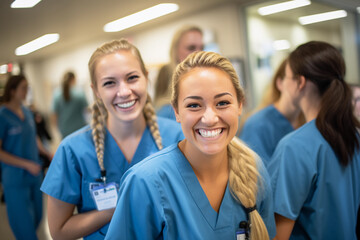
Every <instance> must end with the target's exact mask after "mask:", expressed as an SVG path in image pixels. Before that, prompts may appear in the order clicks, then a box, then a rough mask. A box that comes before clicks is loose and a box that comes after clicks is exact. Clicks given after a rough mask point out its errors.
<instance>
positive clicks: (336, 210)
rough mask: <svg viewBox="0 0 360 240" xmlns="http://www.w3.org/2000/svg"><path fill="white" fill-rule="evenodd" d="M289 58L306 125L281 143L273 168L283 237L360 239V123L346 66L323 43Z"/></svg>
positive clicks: (289, 73)
mask: <svg viewBox="0 0 360 240" xmlns="http://www.w3.org/2000/svg"><path fill="white" fill-rule="evenodd" d="M288 59H289V60H288V63H287V65H286V69H285V75H286V78H288V79H289V80H290V81H289V92H290V93H291V94H292V95H293V99H294V103H295V104H296V105H297V106H299V107H300V108H301V110H302V112H303V113H304V116H305V119H306V123H305V124H304V125H303V126H302V127H300V128H299V129H297V130H295V131H293V132H292V133H289V134H288V135H286V136H285V137H284V138H283V139H281V141H280V142H279V144H278V145H277V147H276V149H275V152H274V154H273V156H272V158H271V160H270V162H269V164H268V170H269V174H270V177H271V181H272V187H273V194H274V212H275V220H276V228H277V229H276V230H277V239H279V240H282V239H289V238H290V239H356V232H355V228H356V218H357V211H358V209H359V206H360V174H359V172H360V151H359V140H360V139H359V133H358V131H357V128H359V127H360V123H359V121H358V120H357V119H356V118H355V116H354V114H353V108H352V104H351V90H350V88H349V86H348V84H347V83H346V82H345V80H344V78H345V70H346V67H345V61H344V59H343V57H342V55H341V53H340V51H339V50H337V49H336V48H335V47H334V46H332V45H330V44H328V43H325V42H319V41H311V42H307V43H305V44H302V45H300V46H298V47H297V48H296V49H295V50H294V51H293V52H291V54H290V56H289V58H288Z"/></svg>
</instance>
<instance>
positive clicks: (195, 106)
mask: <svg viewBox="0 0 360 240" xmlns="http://www.w3.org/2000/svg"><path fill="white" fill-rule="evenodd" d="M198 107H200V105H199V104H197V103H190V104H188V105H186V108H198Z"/></svg>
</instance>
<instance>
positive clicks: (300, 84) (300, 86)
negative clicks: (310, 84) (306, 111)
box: [298, 76, 306, 90]
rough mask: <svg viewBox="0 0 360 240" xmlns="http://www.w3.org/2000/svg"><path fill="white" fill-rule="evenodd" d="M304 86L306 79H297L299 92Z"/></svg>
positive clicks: (302, 77) (301, 77)
mask: <svg viewBox="0 0 360 240" xmlns="http://www.w3.org/2000/svg"><path fill="white" fill-rule="evenodd" d="M305 85H306V79H305V77H304V76H300V77H299V81H298V86H299V90H302V89H304V88H305Z"/></svg>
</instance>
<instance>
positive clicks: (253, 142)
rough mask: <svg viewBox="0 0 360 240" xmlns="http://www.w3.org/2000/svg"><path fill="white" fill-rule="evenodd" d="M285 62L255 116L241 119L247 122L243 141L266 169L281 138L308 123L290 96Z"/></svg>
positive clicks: (278, 70)
mask: <svg viewBox="0 0 360 240" xmlns="http://www.w3.org/2000/svg"><path fill="white" fill-rule="evenodd" d="M286 63H287V60H286V59H284V60H283V61H282V62H281V64H280V65H279V67H278V69H277V70H276V72H275V74H274V76H273V78H272V80H271V83H270V84H271V85H270V86H269V87H268V89H267V91H266V93H265V95H264V97H263V99H262V101H261V103H260V104H259V106H258V107H257V109H256V110H255V113H253V114H252V115H250V116H247V117H246V119H245V118H242V119H241V121H242V122H245V123H244V124H243V126H242V129H241V132H240V135H239V137H240V139H241V140H243V141H244V142H245V143H247V144H248V145H249V147H250V148H251V149H252V150H254V151H255V152H256V153H257V154H258V155H259V156H260V157H261V159H262V160H263V162H264V164H265V166H267V164H268V162H269V160H270V158H271V156H272V154H273V152H274V151H275V148H276V145H277V144H278V142H279V141H280V139H281V138H282V137H284V136H285V135H286V134H288V133H290V132H292V131H293V130H294V129H296V128H298V127H300V126H301V125H302V124H304V123H305V119H304V115H303V114H302V113H301V110H300V107H298V106H296V105H295V104H294V103H293V98H292V95H291V94H290V93H289V89H288V88H289V86H288V82H289V81H291V80H290V79H287V78H286V76H285V66H286Z"/></svg>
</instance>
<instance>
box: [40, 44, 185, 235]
mask: <svg viewBox="0 0 360 240" xmlns="http://www.w3.org/2000/svg"><path fill="white" fill-rule="evenodd" d="M89 71H90V77H91V86H92V89H93V92H94V97H95V102H94V104H93V119H92V122H91V125H90V126H86V127H84V128H82V129H80V130H79V131H77V132H75V133H73V134H72V135H70V136H69V137H67V138H66V139H65V140H63V141H62V143H61V144H60V146H59V148H58V150H57V152H56V154H55V157H54V159H53V161H52V163H51V166H50V168H49V171H48V174H47V175H46V178H45V180H44V183H43V185H42V187H41V190H42V191H43V192H45V193H46V194H47V195H48V222H49V228H50V233H51V235H52V237H53V239H78V238H84V239H86V240H91V239H96V240H98V239H104V237H105V234H106V232H107V229H108V225H109V222H110V220H111V217H112V215H113V212H114V208H115V205H116V203H117V198H118V196H119V195H118V186H119V182H120V178H121V177H122V175H123V174H124V173H125V171H126V170H128V169H129V168H130V167H132V166H134V165H135V164H137V163H138V162H140V161H141V160H142V159H144V158H145V157H147V156H149V155H151V154H153V153H156V152H157V151H159V150H161V149H162V148H164V147H166V146H169V145H171V144H172V143H176V142H177V141H179V140H181V139H183V134H182V131H181V128H180V126H179V124H178V123H176V122H175V121H171V120H169V119H163V118H157V117H156V115H155V111H154V108H153V107H152V104H151V99H150V97H149V96H148V93H147V84H148V79H147V70H146V68H145V65H144V63H143V61H142V58H141V56H140V53H139V51H138V49H137V48H136V47H135V46H133V45H132V44H131V43H129V42H128V41H127V40H125V39H120V40H114V41H111V42H108V43H105V44H103V45H102V46H100V47H99V48H98V49H96V51H95V52H94V53H93V55H92V56H91V58H90V60H89ZM138 197H139V198H140V199H141V195H139V196H138ZM123 207H127V206H123ZM75 208H76V210H77V213H75V212H74V210H75Z"/></svg>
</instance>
